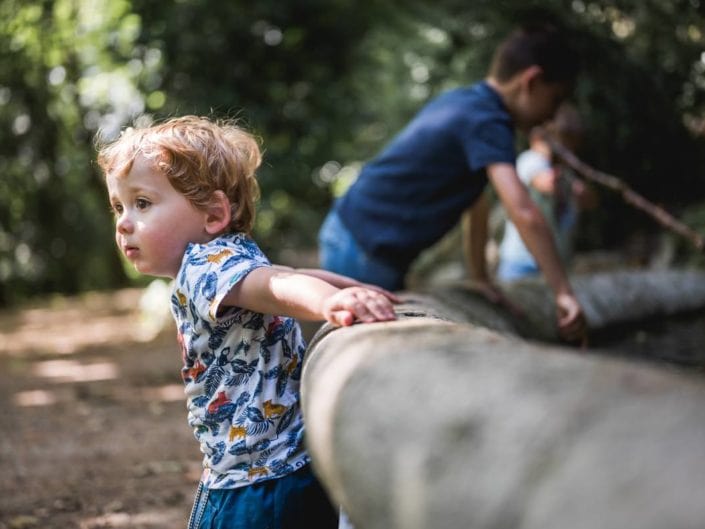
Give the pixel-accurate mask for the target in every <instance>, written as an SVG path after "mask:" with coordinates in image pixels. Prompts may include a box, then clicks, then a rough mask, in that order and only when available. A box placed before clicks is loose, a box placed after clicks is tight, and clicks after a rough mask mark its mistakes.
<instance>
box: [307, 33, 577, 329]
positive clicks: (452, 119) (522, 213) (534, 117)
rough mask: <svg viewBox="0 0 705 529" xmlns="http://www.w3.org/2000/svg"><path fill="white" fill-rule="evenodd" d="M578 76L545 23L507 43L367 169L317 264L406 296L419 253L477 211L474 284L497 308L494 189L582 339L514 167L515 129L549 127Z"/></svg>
mask: <svg viewBox="0 0 705 529" xmlns="http://www.w3.org/2000/svg"><path fill="white" fill-rule="evenodd" d="M576 75H577V61H576V57H575V56H574V54H573V53H572V51H571V49H570V46H569V45H568V42H567V40H566V38H565V36H564V35H563V34H562V33H561V32H560V31H558V30H557V29H555V28H553V27H551V26H544V25H541V26H533V27H524V28H521V29H519V30H517V31H515V32H514V33H512V34H511V35H510V36H509V37H508V38H507V39H506V40H505V41H504V42H503V43H502V44H501V45H500V46H499V48H498V49H497V51H496V52H495V56H494V59H493V61H492V65H491V67H490V71H489V74H488V76H487V78H486V79H485V80H483V81H481V82H478V83H476V84H474V85H472V86H470V87H464V88H458V89H455V90H451V91H449V92H446V93H445V94H442V95H441V96H439V97H438V98H436V99H435V100H433V101H431V102H430V103H428V104H427V105H426V106H425V107H424V108H422V109H421V111H420V112H419V113H418V114H417V115H416V116H415V117H414V118H413V119H412V121H411V122H410V123H409V124H408V125H407V126H406V127H405V128H404V129H403V130H402V131H401V132H400V133H399V134H398V135H397V136H396V137H395V138H394V139H393V140H392V142H391V143H390V144H389V145H388V146H387V147H386V148H385V149H384V150H383V151H382V152H381V153H380V154H379V155H378V156H377V157H376V158H375V159H373V160H372V161H370V162H369V163H367V164H366V165H365V166H364V167H363V169H362V171H361V172H360V175H359V177H358V179H357V180H356V181H355V183H353V185H352V186H351V187H350V189H349V190H348V191H347V193H346V194H345V195H344V196H343V197H341V198H340V199H339V200H338V201H337V202H336V203H335V205H334V207H333V209H332V211H331V212H330V214H329V215H328V217H327V218H326V221H325V222H324V224H323V226H322V228H321V232H320V234H319V244H320V250H321V266H322V267H323V268H325V269H327V270H331V271H334V272H338V273H342V274H345V275H348V276H350V277H354V278H356V279H358V280H360V281H364V282H367V283H372V284H377V285H380V286H383V287H384V288H387V289H390V290H397V289H400V288H402V287H403V285H404V276H405V275H406V272H407V271H408V269H409V266H410V265H411V263H412V261H413V260H414V259H415V258H416V257H417V256H418V254H419V253H421V251H423V250H424V249H426V248H428V247H430V246H431V245H432V244H433V243H435V242H436V241H438V240H439V239H440V238H441V237H443V235H445V234H446V233H447V232H448V231H449V230H450V229H451V228H452V227H453V226H454V225H455V224H456V223H457V222H458V220H459V219H460V218H461V216H462V214H463V213H464V212H465V211H466V210H468V209H469V208H473V209H472V210H471V211H472V215H473V222H471V230H470V231H471V232H472V233H469V234H468V236H469V241H468V242H469V245H470V248H472V249H473V251H472V252H471V256H470V258H469V259H470V261H471V263H470V264H471V265H472V266H471V268H472V269H473V270H474V272H475V275H476V280H477V281H476V283H477V286H478V287H479V288H480V289H481V290H482V291H483V292H485V293H486V294H487V295H488V296H489V297H490V299H493V300H495V301H499V300H500V299H501V294H500V292H499V290H498V289H496V288H495V287H494V285H493V284H492V282H491V281H490V280H489V276H488V274H487V272H486V267H485V263H484V243H485V241H486V238H487V237H486V231H485V225H486V220H485V219H484V211H485V208H484V207H482V206H484V202H483V199H482V198H481V197H482V194H483V190H484V189H485V187H486V185H487V183H488V181H489V182H490V183H491V184H492V186H493V188H494V189H495V191H496V193H497V195H498V197H499V199H500V200H501V201H502V203H503V205H504V207H505V209H506V211H507V214H508V215H509V217H510V218H511V219H512V221H513V222H514V224H515V225H516V226H517V228H518V230H519V233H520V235H521V237H522V239H523V240H524V242H525V243H526V245H527V247H528V248H529V250H530V251H531V253H532V254H533V255H534V256H535V257H536V261H537V262H538V263H539V266H540V267H541V269H542V271H543V273H544V275H545V277H546V280H547V282H548V284H549V286H550V287H551V288H552V289H553V291H554V294H555V299H556V307H557V310H558V315H557V317H558V326H559V330H560V332H561V334H562V335H563V336H564V337H565V338H567V339H576V338H579V337H581V336H582V335H583V333H584V331H585V321H584V316H583V312H582V308H581V307H580V305H579V303H578V301H577V299H576V298H575V295H574V294H573V291H572V289H571V287H570V284H569V282H568V278H567V276H566V273H565V271H564V269H563V267H562V265H561V261H560V259H559V257H558V254H557V251H556V248H555V244H554V242H553V238H552V236H551V232H550V229H549V227H548V225H547V223H546V221H545V219H544V217H543V215H542V214H541V212H540V210H539V209H538V208H537V206H536V205H535V204H534V202H533V201H532V200H531V198H530V196H529V194H528V191H527V189H526V187H525V186H524V184H522V182H521V181H520V180H519V178H518V177H517V174H516V170H515V167H514V162H515V156H516V155H515V150H514V143H515V141H514V140H515V138H514V129H515V128H519V129H521V130H529V129H530V128H531V127H533V126H535V125H538V124H540V123H542V122H544V121H546V120H547V119H549V118H550V117H551V116H552V115H553V114H554V113H555V111H556V109H557V108H558V106H559V104H560V103H561V102H562V101H563V100H564V99H565V97H566V96H567V95H568V93H569V91H570V88H571V86H572V84H573V82H574V80H575V77H576ZM473 206H475V207H473Z"/></svg>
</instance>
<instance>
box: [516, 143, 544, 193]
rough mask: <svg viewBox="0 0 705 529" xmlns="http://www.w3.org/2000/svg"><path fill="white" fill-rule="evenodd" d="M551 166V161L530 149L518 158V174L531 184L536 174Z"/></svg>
mask: <svg viewBox="0 0 705 529" xmlns="http://www.w3.org/2000/svg"><path fill="white" fill-rule="evenodd" d="M550 168H551V163H550V162H549V161H548V159H547V158H546V157H545V156H543V155H542V154H540V153H538V152H536V151H532V150H528V151H524V152H522V153H521V154H520V155H519V158H517V174H518V175H519V179H520V180H521V181H522V182H524V184H525V185H527V186H528V185H529V184H531V182H532V181H533V179H534V178H536V175H538V174H539V173H541V172H542V171H545V170H547V169H550Z"/></svg>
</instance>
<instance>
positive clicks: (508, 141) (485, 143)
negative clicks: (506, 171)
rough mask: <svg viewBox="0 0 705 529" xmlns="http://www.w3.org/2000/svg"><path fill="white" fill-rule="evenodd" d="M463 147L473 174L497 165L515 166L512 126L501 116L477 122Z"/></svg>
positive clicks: (466, 137) (467, 135)
mask: <svg viewBox="0 0 705 529" xmlns="http://www.w3.org/2000/svg"><path fill="white" fill-rule="evenodd" d="M463 145H464V149H465V154H466V157H467V161H468V165H469V167H470V170H471V171H473V172H474V171H478V170H480V169H482V168H485V167H487V166H488V165H491V164H495V163H510V164H514V162H515V159H516V154H515V150H514V130H513V128H512V124H511V122H510V120H509V119H504V118H502V117H500V116H497V117H496V118H493V119H483V120H480V121H479V122H477V123H476V124H475V125H474V126H473V127H472V129H470V130H469V131H468V132H467V133H466V134H465V137H464V138H463Z"/></svg>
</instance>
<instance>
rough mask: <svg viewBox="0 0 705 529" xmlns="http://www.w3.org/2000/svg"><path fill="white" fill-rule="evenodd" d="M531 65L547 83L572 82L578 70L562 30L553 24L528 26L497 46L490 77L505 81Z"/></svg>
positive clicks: (575, 59)
mask: <svg viewBox="0 0 705 529" xmlns="http://www.w3.org/2000/svg"><path fill="white" fill-rule="evenodd" d="M533 65H536V66H540V67H541V69H542V70H543V79H544V81H546V82H548V83H572V82H573V81H575V78H576V76H577V75H578V70H579V68H580V66H579V60H578V55H577V53H576V52H575V50H574V49H573V48H572V46H571V43H570V40H569V39H568V36H567V35H566V34H565V33H564V32H563V31H561V30H559V29H558V28H557V27H556V26H554V25H552V24H527V25H524V26H522V27H520V28H519V29H517V30H515V31H514V32H512V33H511V34H510V35H509V36H508V37H507V38H506V39H505V40H504V41H503V42H502V43H501V44H500V45H499V47H498V48H497V50H496V51H495V54H494V58H493V59H492V65H491V66H490V75H491V76H492V77H494V78H496V79H497V80H498V81H499V82H506V81H509V80H510V79H511V78H512V77H514V75H516V74H517V73H519V72H521V71H523V70H525V69H526V68H528V67H530V66H533Z"/></svg>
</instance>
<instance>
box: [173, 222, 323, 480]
mask: <svg viewBox="0 0 705 529" xmlns="http://www.w3.org/2000/svg"><path fill="white" fill-rule="evenodd" d="M261 266H271V265H270V263H269V261H268V260H267V258H266V257H265V256H264V254H262V252H261V251H260V249H259V248H258V247H257V245H256V244H255V243H254V242H253V241H252V240H251V239H249V238H248V237H246V236H245V235H242V234H228V235H224V236H221V237H219V238H217V239H215V240H213V241H211V242H209V243H207V244H191V245H189V246H188V248H187V249H186V254H185V255H184V259H183V261H182V263H181V269H180V270H179V273H178V275H177V277H176V281H175V283H174V292H173V294H172V298H171V306H172V313H173V315H174V319H175V320H176V325H177V331H178V338H179V341H180V343H181V347H182V354H183V361H184V366H183V368H182V378H183V380H184V384H185V392H186V397H187V405H188V412H189V415H188V420H189V424H190V425H191V427H192V428H193V430H194V434H195V436H196V439H198V441H199V442H200V444H201V451H202V452H203V453H204V454H205V456H204V459H203V463H204V468H205V471H204V477H203V479H204V482H205V485H206V486H207V487H208V488H215V489H229V488H237V487H242V486H245V485H250V484H251V483H254V482H256V481H261V480H265V479H271V478H276V477H281V476H283V475H286V474H289V473H291V472H293V471H294V470H296V469H298V468H300V467H301V466H303V465H304V464H306V463H308V462H309V458H308V455H307V453H306V452H305V450H304V448H303V432H304V430H303V421H302V416H301V408H300V402H299V399H300V393H299V384H300V380H301V363H302V360H303V354H304V350H305V343H304V340H303V338H302V336H301V329H300V327H299V325H298V323H297V322H296V320H294V319H292V318H286V317H280V316H271V315H265V314H259V313H256V312H251V311H248V310H245V309H241V308H238V307H221V306H220V303H221V302H222V300H223V298H224V297H225V295H226V294H227V293H228V292H229V291H230V290H231V289H232V287H233V286H234V285H235V284H236V283H237V282H238V281H240V280H242V279H243V278H244V277H245V276H246V275H247V274H248V273H250V272H251V271H252V270H254V269H255V268H258V267H261Z"/></svg>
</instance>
